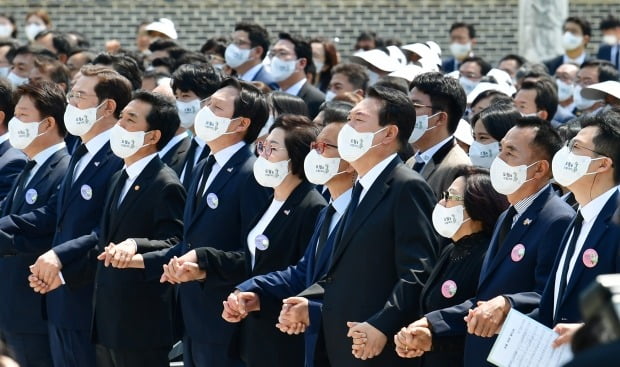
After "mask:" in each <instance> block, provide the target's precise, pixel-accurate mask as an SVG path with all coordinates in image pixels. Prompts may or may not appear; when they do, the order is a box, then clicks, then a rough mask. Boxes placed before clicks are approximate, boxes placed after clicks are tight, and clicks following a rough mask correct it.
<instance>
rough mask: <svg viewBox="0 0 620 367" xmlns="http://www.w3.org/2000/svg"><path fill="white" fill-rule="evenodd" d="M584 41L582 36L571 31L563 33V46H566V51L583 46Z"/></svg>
mask: <svg viewBox="0 0 620 367" xmlns="http://www.w3.org/2000/svg"><path fill="white" fill-rule="evenodd" d="M582 42H583V37H582V36H575V35H574V34H572V33H571V32H564V35H562V47H564V49H565V50H566V51H572V50H574V49H576V48H578V47H579V46H581V43H582Z"/></svg>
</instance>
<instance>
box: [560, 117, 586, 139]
mask: <svg viewBox="0 0 620 367" xmlns="http://www.w3.org/2000/svg"><path fill="white" fill-rule="evenodd" d="M587 117H588V115H587V114H584V115H581V116H579V117H577V118H576V119H572V120H570V121H568V122H566V123H564V124H562V125H560V126H558V127H557V130H558V134H559V135H560V138H562V141H563V142H565V143H566V142H567V141H569V140H571V139H572V138H574V137H575V136H576V135H577V133H579V130H581V121H582V120H583V119H585V118H587Z"/></svg>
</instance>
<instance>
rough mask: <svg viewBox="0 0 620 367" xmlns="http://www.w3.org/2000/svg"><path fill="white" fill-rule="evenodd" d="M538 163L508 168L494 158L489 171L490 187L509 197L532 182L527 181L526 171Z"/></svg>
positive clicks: (498, 159)
mask: <svg viewBox="0 0 620 367" xmlns="http://www.w3.org/2000/svg"><path fill="white" fill-rule="evenodd" d="M538 162H540V161H536V162H534V163H532V164H530V165H529V166H526V165H525V164H522V165H520V166H516V167H513V166H510V165H508V163H506V162H504V161H503V160H502V159H501V158H500V157H495V159H494V160H493V163H492V164H491V169H490V170H489V172H490V174H491V185H492V186H493V188H494V189H495V191H497V192H499V193H500V194H504V195H510V194H512V193H513V192H515V191H517V190H518V189H519V188H520V187H521V186H522V185H523V184H524V183H526V182H528V181H530V180H532V179H531V178H530V179H529V180H528V179H527V169H528V168H530V167H532V166H533V165H535V164H536V163H538Z"/></svg>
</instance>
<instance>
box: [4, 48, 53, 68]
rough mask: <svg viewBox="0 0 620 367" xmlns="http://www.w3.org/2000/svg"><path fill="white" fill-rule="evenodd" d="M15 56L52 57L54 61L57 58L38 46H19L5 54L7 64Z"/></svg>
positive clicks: (11, 61)
mask: <svg viewBox="0 0 620 367" xmlns="http://www.w3.org/2000/svg"><path fill="white" fill-rule="evenodd" d="M17 55H34V56H39V55H43V56H49V57H53V58H55V59H57V58H58V55H56V54H55V53H53V52H52V51H50V50H48V49H47V48H45V47H41V46H38V45H24V46H19V47H17V48H14V49H11V50H9V52H7V54H6V59H7V60H9V62H10V63H11V64H12V63H13V59H14V58H15V57H16V56H17Z"/></svg>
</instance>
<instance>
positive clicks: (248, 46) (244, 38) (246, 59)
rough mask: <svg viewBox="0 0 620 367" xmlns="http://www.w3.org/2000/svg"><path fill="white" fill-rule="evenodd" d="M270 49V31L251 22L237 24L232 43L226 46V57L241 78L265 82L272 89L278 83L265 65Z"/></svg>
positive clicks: (248, 80) (229, 64) (227, 62)
mask: <svg viewBox="0 0 620 367" xmlns="http://www.w3.org/2000/svg"><path fill="white" fill-rule="evenodd" d="M268 51H269V32H267V30H266V29H265V28H263V27H262V26H260V25H259V24H256V23H251V22H239V23H237V24H235V31H234V32H233V34H232V43H231V44H230V45H228V47H226V52H225V54H224V58H225V59H226V64H227V65H228V66H230V67H231V68H232V69H233V70H234V71H235V72H236V73H237V77H238V78H239V79H240V80H244V81H246V82H252V81H258V82H263V83H265V84H267V85H268V86H269V88H271V89H278V84H277V83H276V82H275V81H274V80H273V78H272V77H271V74H269V72H267V70H266V69H265V67H264V66H263V60H264V59H265V56H267V52H268Z"/></svg>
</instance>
